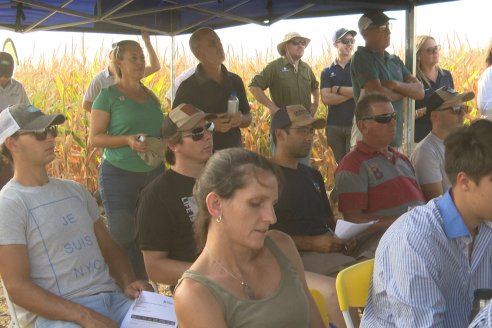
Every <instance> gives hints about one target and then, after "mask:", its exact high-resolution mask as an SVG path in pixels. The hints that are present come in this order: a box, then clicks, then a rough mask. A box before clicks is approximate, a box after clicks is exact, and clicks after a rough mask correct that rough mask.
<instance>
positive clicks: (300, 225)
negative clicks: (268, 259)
mask: <svg viewBox="0 0 492 328" xmlns="http://www.w3.org/2000/svg"><path fill="white" fill-rule="evenodd" d="M325 125H326V121H325V120H324V119H323V118H318V119H314V118H313V117H312V116H311V115H310V114H309V112H308V111H307V110H306V109H305V108H304V107H303V106H302V105H292V106H287V107H286V108H281V109H279V110H278V111H277V112H276V113H275V114H274V115H273V118H272V124H271V130H270V132H271V134H272V136H273V141H274V143H275V145H276V147H275V153H274V154H273V158H272V159H273V161H274V162H275V163H277V164H278V165H279V166H280V168H281V169H282V171H283V172H284V176H285V186H284V187H283V188H282V192H281V194H280V195H279V199H278V202H277V204H276V205H275V215H276V216H277V223H276V224H274V225H272V228H273V229H278V230H281V231H283V232H285V233H287V234H289V235H290V236H291V237H292V239H293V240H294V242H295V244H296V246H297V249H298V250H299V252H300V254H301V258H302V260H303V262H304V268H305V269H306V270H307V271H312V272H316V273H320V274H325V275H329V274H334V273H336V272H338V271H340V270H341V269H343V268H344V267H346V266H348V265H351V264H353V263H354V262H355V258H353V257H351V256H348V254H349V253H350V252H351V251H352V249H353V248H354V246H355V240H341V239H339V238H337V237H336V236H334V235H333V230H334V229H335V221H334V218H333V213H332V211H331V208H330V203H329V201H328V197H327V195H326V189H325V184H324V181H323V177H322V176H321V174H320V172H319V171H318V170H316V169H314V168H311V167H308V166H306V165H304V164H302V163H299V161H300V159H301V158H303V157H305V156H306V154H308V153H309V149H310V147H311V142H312V139H313V136H314V130H315V129H322V128H324V127H325Z"/></svg>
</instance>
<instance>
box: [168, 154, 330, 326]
mask: <svg viewBox="0 0 492 328" xmlns="http://www.w3.org/2000/svg"><path fill="white" fill-rule="evenodd" d="M280 181H281V172H280V169H279V168H278V167H277V166H276V165H275V164H273V163H272V162H270V161H268V160H267V159H265V158H264V157H262V156H260V155H258V154H255V153H253V152H250V151H247V150H244V149H240V148H230V149H225V150H221V151H218V152H216V153H215V154H214V155H213V156H212V157H211V158H210V159H209V160H208V162H207V164H206V166H205V169H204V170H203V172H202V174H201V176H200V178H199V179H198V180H197V182H196V184H195V189H194V192H193V195H194V196H195V199H196V202H197V206H198V215H197V219H196V221H195V223H194V226H195V231H196V240H197V246H198V247H199V248H200V249H203V251H202V253H201V254H200V256H199V257H198V259H197V260H196V261H195V263H193V265H192V266H191V268H190V269H189V270H187V271H186V272H185V273H184V274H183V277H182V279H181V281H180V283H178V286H177V287H176V290H175V309H176V315H177V318H178V321H179V325H180V327H181V328H198V327H216V328H225V327H229V328H233V327H242V328H257V327H268V328H284V327H296V328H307V327H323V321H322V319H321V316H320V314H319V312H318V310H317V307H316V305H315V303H314V301H313V299H312V297H311V295H310V293H309V290H308V288H307V284H306V279H305V276H304V270H303V265H302V261H301V259H300V257H299V253H298V252H297V248H296V246H295V244H294V242H293V241H292V239H291V238H290V237H289V236H288V235H286V234H284V233H282V232H279V231H275V230H269V226H270V225H271V224H273V223H275V222H276V217H275V212H274V208H273V205H274V204H275V202H276V201H277V199H278V193H279V184H280Z"/></svg>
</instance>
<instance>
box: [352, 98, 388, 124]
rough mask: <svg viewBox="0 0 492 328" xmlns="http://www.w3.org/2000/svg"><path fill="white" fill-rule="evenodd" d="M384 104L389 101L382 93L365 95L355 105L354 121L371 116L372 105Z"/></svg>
mask: <svg viewBox="0 0 492 328" xmlns="http://www.w3.org/2000/svg"><path fill="white" fill-rule="evenodd" d="M379 102H384V103H388V102H391V100H390V99H389V98H388V96H386V95H385V94H383V93H380V92H371V93H366V94H364V95H363V96H362V97H360V98H359V101H358V102H357V104H356V105H355V120H356V121H360V120H361V119H362V118H364V117H367V116H371V115H372V107H371V105H372V104H373V103H379Z"/></svg>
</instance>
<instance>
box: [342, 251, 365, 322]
mask: <svg viewBox="0 0 492 328" xmlns="http://www.w3.org/2000/svg"><path fill="white" fill-rule="evenodd" d="M373 269H374V259H372V260H367V261H364V262H360V263H357V264H354V265H352V266H350V267H348V268H346V269H344V270H342V271H340V272H339V273H338V275H337V280H336V287H337V296H338V303H339V304H340V311H342V314H343V318H344V320H345V323H346V324H347V327H349V328H352V327H354V324H353V322H352V318H351V317H350V313H349V308H351V307H365V306H366V302H367V295H368V294H369V285H370V283H371V278H372V271H373Z"/></svg>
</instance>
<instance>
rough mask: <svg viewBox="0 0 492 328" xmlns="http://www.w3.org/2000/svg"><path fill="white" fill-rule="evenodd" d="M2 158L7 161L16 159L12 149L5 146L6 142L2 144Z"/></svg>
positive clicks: (0, 150) (0, 151) (0, 154)
mask: <svg viewBox="0 0 492 328" xmlns="http://www.w3.org/2000/svg"><path fill="white" fill-rule="evenodd" d="M0 160H1V161H4V162H6V163H13V162H14V159H13V158H12V153H11V152H10V150H9V149H8V148H7V146H5V143H3V144H2V145H0Z"/></svg>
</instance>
